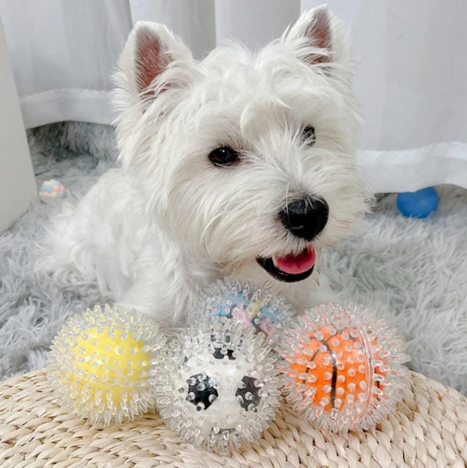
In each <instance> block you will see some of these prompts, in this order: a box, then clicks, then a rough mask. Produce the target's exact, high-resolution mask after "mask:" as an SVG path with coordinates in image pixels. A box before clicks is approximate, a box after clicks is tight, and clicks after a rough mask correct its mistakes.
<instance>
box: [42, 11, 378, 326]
mask: <svg viewBox="0 0 467 468" xmlns="http://www.w3.org/2000/svg"><path fill="white" fill-rule="evenodd" d="M116 83H117V91H116V95H115V106H116V109H117V111H118V119H117V121H116V134H117V142H118V149H119V166H118V167H117V168H115V169H112V170H110V171H109V172H108V173H107V174H105V175H104V176H103V177H102V179H101V180H100V181H99V182H98V183H97V185H95V186H94V187H93V188H92V189H91V190H90V192H89V193H88V194H87V195H86V196H85V197H84V198H83V199H82V200H81V202H80V203H79V204H78V205H77V206H71V205H70V206H68V207H67V209H66V210H65V211H64V213H63V214H62V215H61V216H60V217H59V219H58V220H57V223H58V226H57V224H56V225H55V226H54V229H53V233H51V236H52V237H53V239H52V241H53V244H54V253H53V255H51V256H50V258H49V267H50V268H51V269H52V270H53V271H54V274H55V275H56V277H57V278H61V279H64V280H65V281H67V282H76V281H79V282H97V284H98V285H99V287H100V289H101V291H102V294H103V295H105V296H107V297H110V298H111V299H112V300H114V301H115V302H118V303H120V304H123V305H125V306H128V307H134V308H136V309H137V310H140V311H142V312H145V313H147V314H149V315H151V316H152V317H155V318H156V319H158V320H164V321H167V322H170V323H182V322H183V319H184V318H185V317H186V313H187V311H188V310H189V309H190V307H191V305H192V304H193V302H194V301H195V300H196V298H197V296H198V292H199V289H200V287H204V286H206V285H208V284H209V283H210V282H212V281H214V280H216V279H219V278H223V277H224V276H226V275H231V276H233V277H238V278H243V279H247V280H251V281H254V282H255V283H257V284H259V285H267V286H269V287H273V288H275V289H276V290H279V291H280V292H282V293H283V294H284V295H285V296H286V297H287V298H288V299H289V300H290V301H291V302H292V304H293V305H294V306H295V307H296V309H297V310H298V311H301V310H303V309H304V308H307V307H310V306H312V305H315V304H317V303H320V302H323V301H327V300H330V299H331V296H330V294H329V291H328V288H327V286H326V285H325V284H323V283H325V281H324V279H323V277H322V276H321V277H320V267H319V265H320V255H321V251H322V249H323V248H324V247H329V246H332V245H334V244H335V243H336V242H339V241H340V240H342V239H343V238H344V237H346V236H347V235H349V234H350V233H351V232H352V228H353V226H354V224H355V222H356V221H357V220H359V219H361V218H362V216H363V214H364V213H365V212H366V211H367V207H368V200H369V193H368V191H367V189H366V187H365V185H364V183H363V182H362V180H361V178H360V176H359V173H358V170H357V167H356V162H355V147H354V145H355V142H354V140H355V136H356V133H357V131H358V127H359V123H360V117H359V112H358V106H357V104H356V101H355V99H354V95H353V93H352V89H351V70H350V56H349V52H348V40H347V38H346V35H345V33H344V31H343V28H342V25H341V24H340V22H339V21H338V20H337V19H336V18H335V17H334V15H333V14H332V13H330V12H329V11H328V10H327V9H326V8H325V7H318V8H315V9H313V10H311V11H309V12H306V13H304V14H303V15H302V16H301V17H300V18H299V20H298V21H297V22H296V23H295V24H294V25H293V26H292V27H290V28H289V29H287V31H286V32H285V33H284V34H283V36H282V37H281V38H280V39H278V40H276V41H274V42H272V43H271V44H269V45H267V46H266V47H265V48H264V49H263V50H261V51H260V52H259V53H257V54H252V53H251V52H249V51H248V50H245V49H244V48H243V47H241V46H239V45H229V46H227V47H219V48H216V49H214V50H213V51H212V52H211V53H210V54H209V55H208V56H207V57H206V58H205V59H204V60H202V61H196V60H194V59H193V57H192V54H191V52H190V50H189V49H188V48H187V47H186V45H185V44H184V43H183V42H182V41H181V40H180V39H179V38H178V37H176V36H174V35H173V34H172V32H170V31H169V30H168V29H167V28H166V27H165V26H162V25H159V24H153V23H147V22H139V23H137V24H136V26H135V28H134V30H133V32H132V33H131V35H130V37H129V39H128V42H127V44H126V46H125V49H124V51H123V54H122V56H121V59H120V62H119V71H118V72H117V74H116Z"/></svg>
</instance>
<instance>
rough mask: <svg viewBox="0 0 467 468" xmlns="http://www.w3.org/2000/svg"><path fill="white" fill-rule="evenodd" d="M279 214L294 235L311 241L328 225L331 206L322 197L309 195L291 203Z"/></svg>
mask: <svg viewBox="0 0 467 468" xmlns="http://www.w3.org/2000/svg"><path fill="white" fill-rule="evenodd" d="M279 216H280V219H281V221H282V223H283V224H284V226H285V227H286V228H287V229H288V230H289V231H290V232H291V233H292V234H293V235H295V236H297V237H300V239H305V240H307V241H311V240H313V239H314V238H315V237H316V236H317V235H318V234H319V233H320V232H321V231H322V230H323V229H324V226H326V223H327V222H328V216H329V206H328V204H327V203H326V201H325V200H323V199H322V198H318V197H307V198H302V199H300V200H295V201H293V202H291V203H289V204H288V205H287V206H286V207H285V208H284V209H283V210H282V211H281V212H280V214H279Z"/></svg>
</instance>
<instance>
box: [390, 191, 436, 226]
mask: <svg viewBox="0 0 467 468" xmlns="http://www.w3.org/2000/svg"><path fill="white" fill-rule="evenodd" d="M438 203H439V197H438V192H437V191H436V190H435V189H434V188H433V187H428V188H425V189H422V190H419V191H418V192H405V193H399V194H398V195H397V208H398V209H399V211H400V212H401V213H402V214H403V215H404V216H407V217H408V218H419V219H424V218H427V217H428V216H430V214H431V213H433V211H436V210H437V209H438Z"/></svg>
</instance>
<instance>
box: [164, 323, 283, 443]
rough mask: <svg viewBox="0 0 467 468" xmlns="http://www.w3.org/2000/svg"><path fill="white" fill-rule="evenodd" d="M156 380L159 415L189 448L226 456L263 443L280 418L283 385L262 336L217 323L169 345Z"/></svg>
mask: <svg viewBox="0 0 467 468" xmlns="http://www.w3.org/2000/svg"><path fill="white" fill-rule="evenodd" d="M167 354H168V355H167V358H166V360H165V361H164V363H163V366H162V367H163V369H161V371H160V372H159V373H158V375H157V379H156V380H157V383H156V392H157V407H158V410H159V414H160V415H161V416H162V417H163V418H164V419H166V422H167V426H168V427H169V428H171V429H173V430H174V431H175V432H176V433H177V435H178V436H179V437H180V438H181V439H182V440H183V441H185V442H189V443H193V444H194V445H195V446H197V447H200V446H202V447H207V448H208V449H210V450H218V449H219V450H221V451H226V450H228V449H229V448H238V447H239V446H240V445H242V444H243V443H250V442H253V441H254V440H256V439H258V438H259V437H260V435H261V433H262V432H263V431H264V430H265V429H266V428H267V427H268V426H269V424H270V423H271V421H272V420H273V419H274V417H275V413H276V410H277V408H278V406H279V404H280V401H281V395H280V387H281V381H280V379H279V376H278V371H277V368H276V366H275V364H276V361H277V355H276V354H275V353H273V352H272V350H271V347H270V346H269V344H268V343H267V338H266V337H265V335H263V334H256V333H255V330H254V328H253V327H250V328H247V329H245V328H243V325H242V324H241V323H239V322H237V321H234V320H231V319H226V318H220V317H218V318H213V319H212V320H211V321H201V322H200V323H198V324H196V325H194V326H193V327H191V328H189V329H188V330H186V331H183V332H182V333H181V334H180V335H179V336H178V337H177V338H176V339H175V340H174V341H172V342H171V343H170V349H169V351H168V353H167Z"/></svg>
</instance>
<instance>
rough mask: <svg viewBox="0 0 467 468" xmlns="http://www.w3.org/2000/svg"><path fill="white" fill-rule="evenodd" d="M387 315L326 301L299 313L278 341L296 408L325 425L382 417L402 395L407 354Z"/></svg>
mask: <svg viewBox="0 0 467 468" xmlns="http://www.w3.org/2000/svg"><path fill="white" fill-rule="evenodd" d="M403 347H404V345H403V342H402V340H401V339H400V338H397V337H394V330H391V329H389V328H388V326H387V323H386V321H385V320H378V319H377V318H376V314H375V312H374V311H371V310H369V309H367V308H365V307H362V306H358V305H355V304H349V305H348V306H346V307H343V306H340V305H338V304H327V305H322V306H320V307H318V308H316V309H312V310H311V311H308V312H306V314H305V315H304V316H301V317H299V318H298V319H297V321H296V323H295V325H294V327H292V328H291V329H290V330H289V331H288V332H286V333H285V335H284V337H283V339H282V342H281V344H280V347H279V353H280V354H281V356H282V357H283V358H284V361H285V363H284V365H283V366H282V368H281V372H283V373H284V374H285V376H286V378H287V383H286V385H285V386H284V391H285V393H286V394H287V400H288V401H289V402H290V403H292V404H293V405H294V408H295V409H296V410H297V411H299V412H300V413H302V414H304V416H305V417H306V418H307V419H308V420H310V421H314V422H315V424H316V425H317V426H318V427H319V428H322V429H328V430H331V431H335V432H345V431H347V430H349V429H367V428H369V427H371V426H372V425H374V424H376V423H377V422H379V421H380V420H381V419H382V418H383V417H384V416H386V415H387V414H388V413H389V411H391V410H392V409H393V408H394V406H395V404H396V403H397V401H399V400H400V398H401V393H400V390H401V388H403V386H404V383H403V376H404V374H405V373H406V368H405V367H403V366H402V365H401V364H402V363H403V362H405V361H407V360H408V358H407V356H406V355H405V354H403V353H402V350H403Z"/></svg>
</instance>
